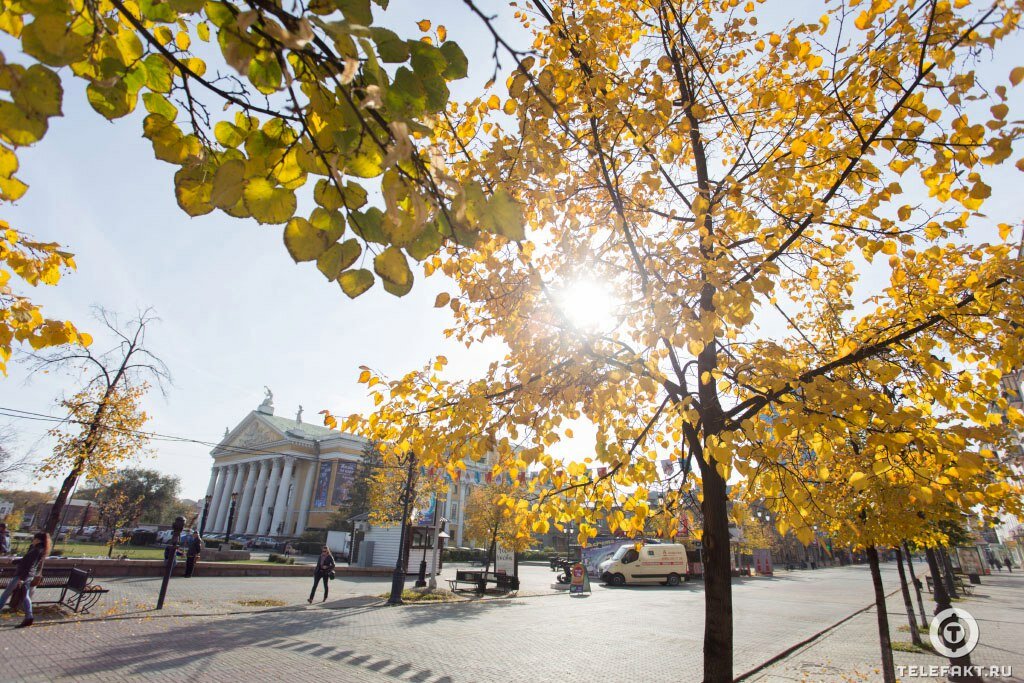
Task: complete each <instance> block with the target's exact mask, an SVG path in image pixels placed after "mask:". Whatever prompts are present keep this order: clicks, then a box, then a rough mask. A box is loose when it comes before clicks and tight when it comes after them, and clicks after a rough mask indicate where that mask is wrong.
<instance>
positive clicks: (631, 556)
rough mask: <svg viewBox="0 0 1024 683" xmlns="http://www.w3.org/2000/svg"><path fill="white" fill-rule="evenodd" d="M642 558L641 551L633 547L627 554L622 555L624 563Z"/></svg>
mask: <svg viewBox="0 0 1024 683" xmlns="http://www.w3.org/2000/svg"><path fill="white" fill-rule="evenodd" d="M639 559H640V553H638V552H637V551H636V550H634V549H633V548H630V549H629V550H627V551H626V554H625V555H623V556H622V564H630V563H633V562H636V561H637V560H639Z"/></svg>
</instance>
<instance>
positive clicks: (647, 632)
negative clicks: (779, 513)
mask: <svg viewBox="0 0 1024 683" xmlns="http://www.w3.org/2000/svg"><path fill="white" fill-rule="evenodd" d="M884 572H885V581H886V584H887V586H892V587H895V586H896V585H897V584H896V574H895V568H894V567H893V566H892V565H888V566H885V567H884ZM523 576H524V585H525V584H526V583H527V582H528V583H529V585H531V586H537V587H541V586H545V585H547V584H549V583H550V582H551V580H552V577H553V574H551V573H550V572H548V571H547V570H546V569H545V568H542V567H527V568H524V571H523ZM224 581H225V580H223V579H201V578H196V579H192V580H191V582H192V583H191V584H189V586H187V589H188V591H189V595H190V596H194V598H190V599H197V600H200V601H203V602H204V603H206V602H208V601H212V602H213V603H216V604H229V603H230V602H231V598H232V597H234V595H236V594H247V595H253V594H261V595H262V594H266V593H268V592H269V591H271V590H276V591H277V592H278V593H281V594H288V595H289V596H291V595H294V592H299V596H298V599H295V598H294V597H293V598H292V599H291V604H289V605H288V606H285V607H282V608H278V609H276V610H270V611H267V610H263V611H244V610H236V611H235V612H233V613H232V612H228V611H223V612H220V613H216V614H211V615H209V616H185V615H183V614H181V613H180V611H179V612H177V613H173V612H168V613H166V614H164V615H159V616H154V615H152V614H146V615H141V616H135V615H126V616H120V617H116V618H114V619H103V620H95V621H84V620H83V621H77V622H75V621H71V622H65V623H60V624H50V625H44V626H37V627H33V628H32V629H25V630H19V631H14V630H10V629H9V628H8V627H7V626H6V625H7V624H13V623H14V622H13V620H0V631H2V635H0V680H23V681H49V680H74V681H120V680H132V681H137V680H145V681H193V680H202V681H221V680H224V681H228V680H230V681H237V680H241V679H246V680H255V681H265V680H267V681H269V680H280V679H286V680H288V681H321V680H322V681H334V682H337V681H370V682H372V681H391V682H392V683H393V682H394V681H413V682H414V683H463V682H465V683H476V682H480V683H490V682H492V681H493V682H495V683H497V682H499V681H500V682H501V683H517V682H519V681H523V682H525V681H530V682H531V683H534V682H536V681H563V680H574V681H575V680H579V681H616V682H617V681H621V680H633V681H641V682H648V681H650V682H655V683H657V682H660V681H666V682H668V681H672V682H677V681H699V680H700V679H701V645H702V638H703V633H702V630H703V621H704V619H703V590H702V586H701V584H700V583H691V584H684V585H683V586H681V587H679V588H664V587H660V586H653V587H634V588H630V587H625V588H607V587H604V586H600V585H595V586H594V593H593V594H592V595H590V596H587V597H571V596H569V595H566V594H564V593H559V594H551V593H548V594H538V595H535V596H533V597H515V598H508V599H498V600H486V601H474V602H468V603H453V604H442V605H415V606H413V605H410V606H406V607H401V608H394V607H385V606H381V605H380V604H379V603H377V602H374V601H373V600H370V599H368V597H367V596H372V594H373V592H383V590H386V583H384V584H383V585H384V586H385V587H384V589H383V590H381V588H380V586H381V585H382V582H380V581H376V582H368V581H367V582H353V583H358V585H357V586H355V587H352V586H350V587H348V588H347V589H345V590H347V592H345V591H343V590H342V589H339V590H338V591H337V592H338V599H334V593H335V591H334V590H333V589H332V599H331V600H329V601H328V602H327V603H325V604H324V605H323V606H320V605H317V606H314V607H307V606H306V605H305V601H304V598H305V597H306V596H308V592H307V591H308V586H309V581H299V580H297V579H288V580H281V579H278V580H276V581H277V582H278V583H277V584H276V585H275V584H273V583H267V584H266V585H263V584H261V583H260V582H264V581H275V580H266V579H234V580H233V581H230V580H229V582H230V583H231V584H233V587H231V588H228V587H227V586H228V585H229V584H228V583H222V582H224ZM253 582H256V583H253ZM339 583H343V582H339V581H335V582H334V586H335V587H337V585H338V584H339ZM346 583H347V582H346ZM132 586H133V589H134V590H140V591H141V590H142V588H139V585H138V583H136V584H132ZM146 588H147V589H148V590H152V586H148V587H146ZM185 588H186V587H184V586H180V585H178V584H172V592H171V593H170V597H169V601H170V602H175V604H177V605H178V606H177V609H178V610H182V609H183V608H182V606H181V605H180V604H178V603H177V602H176V601H178V600H180V599H181V596H182V593H181V592H180V591H182V590H184V589H185ZM1021 588H1024V585H1022V586H1021ZM1006 590H1007V591H1008V592H1007V595H1009V594H1013V595H1015V596H1017V597H1018V599H1017V602H1018V603H1019V602H1020V600H1019V595H1020V590H1019V589H1017V588H1016V587H1013V586H1011V587H1009V588H1007V589H1006ZM218 591H227V592H228V593H229V594H228V595H226V596H225V598H224V599H222V600H220V602H217V601H213V600H212V597H211V596H212V594H213V593H216V592H218ZM232 591H236V592H237V593H235V592H232ZM371 591H372V592H371ZM733 595H734V603H735V632H736V667H735V668H736V671H737V672H743V671H748V670H750V669H753V668H754V667H756V666H758V665H760V664H761V663H762V662H764V661H765V660H767V659H769V658H770V657H772V656H773V655H775V654H777V653H779V652H782V651H783V650H785V649H787V648H789V647H791V646H793V645H795V644H796V643H799V642H801V641H802V640H804V639H806V638H808V637H811V636H812V635H814V634H816V633H818V632H820V631H821V630H822V629H825V628H827V627H829V626H831V625H833V624H835V623H836V622H838V621H840V620H842V619H844V618H846V617H848V616H849V615H850V614H852V613H853V612H855V611H857V610H859V609H862V608H864V607H865V606H867V605H868V604H870V602H871V584H870V576H869V574H868V571H867V568H866V567H859V566H858V567H845V568H836V569H824V570H817V571H794V572H785V571H783V572H781V573H780V574H778V575H777V576H775V577H757V578H751V579H738V580H736V582H735V583H734V592H733ZM1000 599H1001V600H1002V598H1000ZM296 603H298V604H296ZM851 623H853V622H851ZM872 623H873V622H872ZM874 642H876V641H874V640H871V641H869V643H874ZM869 651H870V652H869ZM858 652H859V651H858ZM802 656H804V657H805V658H806V657H807V655H802ZM858 656H863V658H862V659H860V660H858V661H857V662H855V664H863V663H864V662H872V661H875V660H876V659H877V646H875V649H874V650H870V648H868V650H865V651H864V653H859V654H858ZM871 657H874V659H872V658H871ZM839 665H840V666H841V665H842V663H840V664H839ZM773 676H774V674H773V673H772V672H770V671H765V672H762V673H761V674H760V678H759V680H762V681H770V680H794V679H793V678H792V677H788V678H787V677H786V676H789V673H787V672H785V671H783V672H782V673H780V677H779V678H773ZM795 680H819V679H818V678H817V677H816V676H812V677H807V676H804V678H803V679H801V678H796V679H795ZM821 680H829V679H827V678H822V679H821ZM836 680H841V679H836ZM854 680H874V679H872V678H870V677H869V678H866V679H854Z"/></svg>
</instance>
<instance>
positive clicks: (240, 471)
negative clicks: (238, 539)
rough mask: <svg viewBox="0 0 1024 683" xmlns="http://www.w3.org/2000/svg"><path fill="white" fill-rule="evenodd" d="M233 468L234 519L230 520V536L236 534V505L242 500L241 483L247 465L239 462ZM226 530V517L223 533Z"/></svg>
mask: <svg viewBox="0 0 1024 683" xmlns="http://www.w3.org/2000/svg"><path fill="white" fill-rule="evenodd" d="M235 468H236V469H235V479H234V483H233V484H232V485H231V493H232V495H234V497H235V517H234V519H232V520H231V535H232V536H237V535H238V518H239V514H238V506H239V505H240V504H241V502H242V484H243V483H245V473H246V470H248V469H249V465H248V464H247V463H244V462H243V463H241V464H239V465H236V466H235ZM228 516H229V517H230V516H231V496H228ZM227 530H228V524H227V519H225V520H224V531H225V533H226V532H227Z"/></svg>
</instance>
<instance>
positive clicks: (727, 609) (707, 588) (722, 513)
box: [700, 460, 732, 683]
mask: <svg viewBox="0 0 1024 683" xmlns="http://www.w3.org/2000/svg"><path fill="white" fill-rule="evenodd" d="M700 462H701V476H702V483H703V486H704V500H703V502H702V503H701V510H702V511H703V513H704V533H703V536H702V538H701V540H702V542H703V558H704V682H705V683H727V682H729V681H732V572H731V571H730V567H729V517H728V509H727V507H726V499H727V494H726V488H725V481H724V480H723V479H722V477H721V476H720V475H719V474H718V471H717V470H716V469H715V464H714V462H711V463H710V464H709V465H704V463H703V460H700Z"/></svg>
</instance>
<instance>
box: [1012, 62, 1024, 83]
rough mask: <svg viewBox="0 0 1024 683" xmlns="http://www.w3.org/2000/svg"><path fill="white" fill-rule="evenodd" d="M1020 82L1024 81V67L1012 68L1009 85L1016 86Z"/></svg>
mask: <svg viewBox="0 0 1024 683" xmlns="http://www.w3.org/2000/svg"><path fill="white" fill-rule="evenodd" d="M1022 80H1024V66H1017V67H1014V68H1013V70H1012V71H1010V83H1012V84H1013V85H1017V84H1018V83H1020V82H1021V81H1022Z"/></svg>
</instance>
